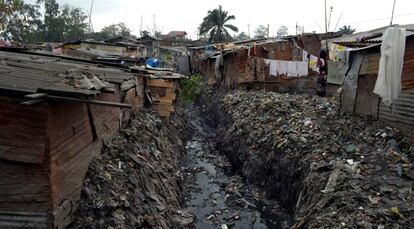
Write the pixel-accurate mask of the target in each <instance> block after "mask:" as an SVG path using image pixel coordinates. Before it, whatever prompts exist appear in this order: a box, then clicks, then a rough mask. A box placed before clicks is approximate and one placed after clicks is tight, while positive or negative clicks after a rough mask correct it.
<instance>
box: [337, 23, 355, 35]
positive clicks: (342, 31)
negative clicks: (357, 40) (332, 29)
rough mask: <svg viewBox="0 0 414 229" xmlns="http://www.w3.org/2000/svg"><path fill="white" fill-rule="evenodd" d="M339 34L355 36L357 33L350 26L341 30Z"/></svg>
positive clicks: (345, 26)
mask: <svg viewBox="0 0 414 229" xmlns="http://www.w3.org/2000/svg"><path fill="white" fill-rule="evenodd" d="M338 32H340V33H342V34H353V33H355V29H353V28H351V26H350V25H344V26H342V27H341V28H339V30H338Z"/></svg>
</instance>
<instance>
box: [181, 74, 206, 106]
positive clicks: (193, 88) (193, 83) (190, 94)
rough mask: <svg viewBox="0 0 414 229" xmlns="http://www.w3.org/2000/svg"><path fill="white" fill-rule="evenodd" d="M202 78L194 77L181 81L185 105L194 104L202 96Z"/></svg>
mask: <svg viewBox="0 0 414 229" xmlns="http://www.w3.org/2000/svg"><path fill="white" fill-rule="evenodd" d="M201 82H202V77H201V76H199V75H193V76H191V77H190V78H189V79H185V80H181V83H180V84H181V98H182V99H183V101H184V102H185V103H191V102H193V101H194V100H195V99H196V98H197V96H198V95H199V94H200V87H201Z"/></svg>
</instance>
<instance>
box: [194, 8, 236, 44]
mask: <svg viewBox="0 0 414 229" xmlns="http://www.w3.org/2000/svg"><path fill="white" fill-rule="evenodd" d="M234 19H236V17H235V16H234V15H230V16H229V15H228V12H227V11H223V9H222V8H221V6H219V7H218V8H217V9H214V10H212V11H211V10H209V11H208V13H207V16H206V17H205V18H204V20H203V23H201V25H200V27H199V30H200V35H208V34H209V35H210V39H209V42H214V43H220V42H224V41H228V40H231V39H232V37H231V35H230V34H229V32H228V31H227V29H230V30H232V31H234V32H238V31H239V29H238V28H237V27H236V26H234V25H231V24H227V22H228V21H230V20H234Z"/></svg>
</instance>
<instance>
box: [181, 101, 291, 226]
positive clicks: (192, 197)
mask: <svg viewBox="0 0 414 229" xmlns="http://www.w3.org/2000/svg"><path fill="white" fill-rule="evenodd" d="M187 115H188V122H189V124H190V126H191V127H192V131H191V133H190V135H191V136H190V138H189V140H188V141H187V142H186V155H185V158H184V162H183V174H184V175H185V180H184V196H185V204H186V205H187V207H188V208H189V209H190V210H191V211H192V213H193V214H194V215H195V217H196V220H195V226H196V228H223V229H225V228H288V225H289V223H288V219H287V217H286V219H284V218H285V217H284V216H286V214H284V213H280V214H279V213H274V209H273V210H272V214H270V213H269V212H268V211H266V210H264V209H263V206H265V205H266V204H265V203H263V202H262V201H261V200H258V199H257V197H256V195H255V192H254V189H253V188H249V186H247V185H245V184H244V183H243V181H242V179H241V178H240V177H239V176H235V175H234V174H233V173H232V172H231V165H230V163H229V161H228V159H227V158H226V157H224V156H222V155H220V154H219V153H218V152H217V151H216V150H215V144H214V130H212V129H211V128H209V127H208V126H207V125H206V124H205V123H203V121H202V119H201V118H200V115H199V113H198V112H197V110H196V109H194V108H189V109H188V111H187ZM255 197H256V198H255ZM276 212H277V211H276Z"/></svg>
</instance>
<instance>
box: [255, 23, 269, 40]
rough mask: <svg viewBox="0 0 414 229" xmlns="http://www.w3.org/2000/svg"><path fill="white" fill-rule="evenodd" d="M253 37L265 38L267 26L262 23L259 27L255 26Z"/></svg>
mask: <svg viewBox="0 0 414 229" xmlns="http://www.w3.org/2000/svg"><path fill="white" fill-rule="evenodd" d="M254 37H255V38H265V37H267V27H266V26H264V25H259V27H257V28H256V29H255V30H254Z"/></svg>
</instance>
